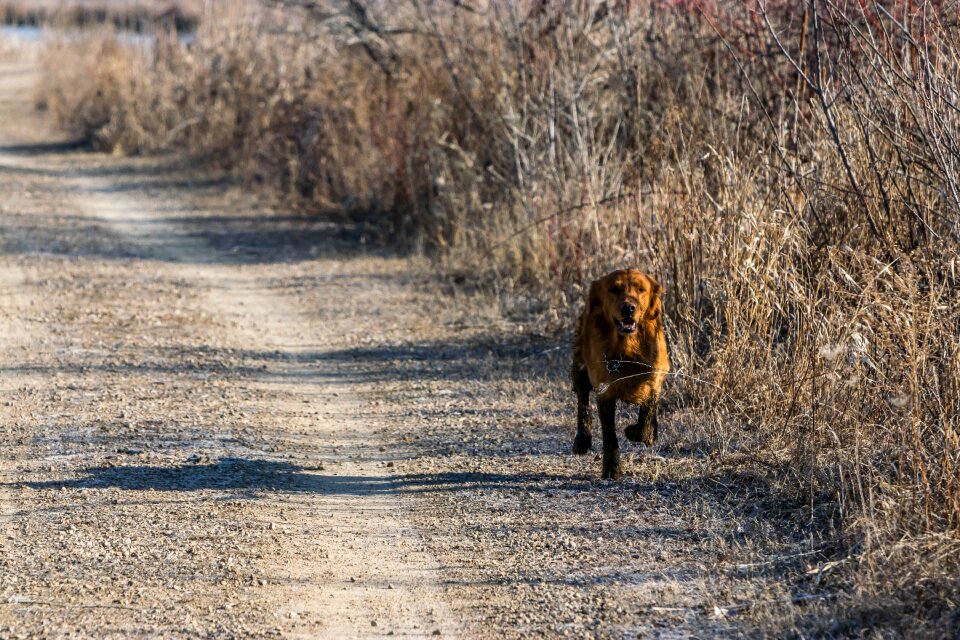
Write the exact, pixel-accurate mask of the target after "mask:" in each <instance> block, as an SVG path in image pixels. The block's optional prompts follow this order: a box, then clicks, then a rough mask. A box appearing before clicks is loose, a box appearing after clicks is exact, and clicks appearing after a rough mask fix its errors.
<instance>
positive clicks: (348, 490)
mask: <svg viewBox="0 0 960 640" xmlns="http://www.w3.org/2000/svg"><path fill="white" fill-rule="evenodd" d="M83 473H85V474H86V475H84V476H83V477H80V478H74V479H71V480H45V481H42V482H26V483H22V485H23V486H27V487H30V488H31V489H56V490H60V489H107V488H117V489H122V490H125V491H201V490H207V489H217V490H225V489H238V490H246V491H249V492H250V493H251V494H253V493H258V492H262V491H281V492H293V493H306V492H309V493H317V494H326V495H347V496H350V495H354V496H356V495H370V494H378V493H387V494H395V493H398V492H399V493H429V492H457V491H461V490H463V489H466V488H468V487H469V488H471V489H476V488H486V489H491V488H497V489H510V490H513V489H529V488H530V487H531V486H533V485H540V486H542V485H543V484H544V483H548V484H559V483H561V482H562V483H563V484H564V485H565V486H566V488H575V487H574V486H571V484H574V485H575V484H576V481H575V482H574V483H571V478H569V477H564V476H557V475H543V474H537V475H532V474H523V473H520V474H498V473H474V472H445V473H436V474H407V475H397V476H395V477H383V476H373V475H371V476H361V475H336V474H334V473H330V472H329V470H324V469H323V468H309V467H301V466H299V465H295V464H292V463H289V462H280V461H274V460H256V459H252V460H251V459H246V458H222V459H220V460H217V461H216V462H211V463H207V464H186V465H181V466H178V467H166V466H147V465H133V466H116V467H90V468H88V469H85V470H84V471H83ZM583 483H584V484H589V483H587V482H586V481H584V482H583Z"/></svg>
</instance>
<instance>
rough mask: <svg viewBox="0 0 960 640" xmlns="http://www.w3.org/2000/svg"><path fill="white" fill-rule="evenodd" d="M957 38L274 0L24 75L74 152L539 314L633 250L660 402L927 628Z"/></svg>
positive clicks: (662, 13)
mask: <svg viewBox="0 0 960 640" xmlns="http://www.w3.org/2000/svg"><path fill="white" fill-rule="evenodd" d="M958 43H960V26H958V16H957V12H956V9H955V8H953V9H951V8H950V5H949V3H946V2H940V1H936V0H918V1H915V2H914V1H911V2H908V1H906V0H904V1H902V2H894V3H882V4H881V3H874V2H858V3H853V2H850V3H846V2H835V1H829V0H813V1H811V2H808V3H806V4H804V5H802V10H799V9H797V8H796V6H795V5H794V4H792V3H783V2H774V1H773V0H767V1H754V2H746V3H714V2H708V1H703V2H699V1H698V2H695V1H693V0H690V1H688V2H683V1H681V2H655V1H653V0H648V1H646V2H635V3H629V2H627V3H622V2H621V3H612V2H587V1H582V2H571V3H565V2H517V3H514V2H510V3H507V2H494V1H491V2H488V3H477V4H468V3H461V2H451V3H425V2H421V1H420V0H409V1H407V2H404V3H388V4H383V5H382V6H381V5H374V4H372V3H371V4H370V5H369V6H367V5H365V4H363V3H361V2H358V1H346V2H342V3H341V2H329V3H324V2H320V3H315V2H311V3H298V2H293V1H291V2H289V3H286V5H285V7H284V11H283V12H282V13H279V12H278V13H272V12H269V11H268V12H261V13H258V14H256V15H252V14H250V13H246V14H242V15H241V14H237V13H235V14H234V15H232V16H230V17H229V18H224V19H223V20H214V21H212V22H210V23H208V24H206V25H204V27H203V28H202V29H201V31H200V33H199V35H198V37H197V39H196V41H195V42H194V43H192V44H191V45H189V46H183V45H181V44H178V43H177V42H176V41H175V40H174V39H169V38H161V39H160V40H159V41H158V42H157V44H156V46H154V47H148V48H142V49H139V50H136V51H131V50H129V49H128V48H127V47H123V46H121V45H118V44H117V43H116V42H114V41H113V40H112V39H110V38H107V39H104V40H100V41H93V42H87V43H84V44H82V45H78V44H76V43H68V44H62V45H58V46H59V47H70V48H71V50H72V51H73V53H72V54H71V59H72V60H74V61H75V62H74V63H75V64H76V65H78V67H79V68H65V65H63V64H62V63H60V62H57V63H53V61H62V60H63V59H64V58H63V56H62V54H61V52H62V49H53V50H52V51H51V54H50V60H51V64H49V65H48V77H47V85H46V88H45V96H46V101H47V103H48V104H49V105H50V107H51V108H52V109H53V111H54V112H55V113H56V114H57V115H58V117H59V118H60V120H61V121H62V122H63V123H64V124H65V125H66V126H68V127H70V128H72V129H73V130H75V131H76V132H77V133H79V134H82V135H84V136H86V137H88V138H89V139H90V140H91V142H92V143H93V144H94V145H96V146H99V147H105V148H111V149H116V150H122V151H125V152H148V151H154V150H160V149H173V150H180V151H185V152H188V153H192V154H204V155H208V156H209V157H211V158H215V159H217V160H218V161H220V162H223V163H225V164H226V165H228V166H230V167H232V168H234V169H235V170H236V171H237V172H238V173H239V174H240V175H242V176H245V177H246V178H247V179H250V180H252V181H256V182H260V183H265V184H268V185H272V186H275V187H277V188H279V189H282V190H284V191H286V192H287V193H289V194H291V196H293V197H294V198H295V199H297V200H298V201H299V202H301V203H307V204H313V205H314V206H317V207H321V208H325V209H338V210H341V211H346V212H353V213H363V214H364V215H372V216H376V220H377V221H378V222H379V224H380V225H381V227H382V229H383V230H384V234H385V237H402V238H405V239H406V240H407V241H411V242H413V243H415V244H416V245H417V246H421V247H423V249H424V250H425V251H426V252H427V253H429V254H430V255H432V256H434V257H435V258H436V259H437V260H438V261H439V262H441V263H443V264H444V265H446V266H447V267H448V268H450V269H452V270H455V271H460V272H469V273H473V274H479V276H478V277H479V278H480V279H481V280H483V281H485V282H486V283H487V284H488V285H489V286H491V287H494V288H495V289H496V290H497V291H499V292H501V294H502V295H503V296H504V298H505V299H508V300H510V303H511V305H512V308H513V309H515V310H516V309H522V310H525V311H526V312H527V313H535V314H540V315H541V317H543V318H544V319H545V321H550V320H551V319H553V321H554V322H555V323H556V324H557V325H558V326H568V325H569V324H570V323H568V322H566V319H567V318H570V317H572V315H573V314H572V311H571V307H572V306H575V305H578V304H580V301H581V299H582V297H583V286H584V283H587V282H589V280H590V279H591V278H592V277H594V276H596V275H598V274H601V273H604V272H606V271H609V270H610V269H612V268H615V267H621V266H638V267H640V268H642V269H644V270H646V271H648V272H649V273H651V274H653V275H654V276H655V277H656V278H657V279H658V280H659V281H660V282H661V283H663V284H664V285H665V288H666V295H665V301H666V304H667V308H666V313H667V317H668V333H669V334H670V341H671V345H672V357H673V369H674V371H675V377H674V378H673V379H672V381H671V383H670V384H669V385H668V386H669V393H668V397H666V398H665V402H666V403H668V404H670V403H672V405H673V406H684V407H697V408H699V409H700V411H701V415H702V419H703V420H704V421H705V423H707V424H710V425H712V432H713V434H714V444H715V447H716V455H718V456H721V457H722V456H726V455H728V454H731V453H733V452H736V453H737V455H738V456H743V457H744V458H748V459H752V460H756V461H757V464H762V465H764V466H766V467H772V468H775V469H777V471H778V477H779V478H780V487H781V492H782V494H783V495H784V496H787V497H790V498H791V499H793V500H795V501H796V504H797V505H801V506H802V513H804V514H805V515H804V517H806V518H809V519H811V520H813V521H815V522H817V523H819V524H820V525H821V528H822V531H823V535H824V537H825V538H827V539H832V540H837V541H840V542H841V543H842V544H840V545H839V546H837V547H836V548H838V549H841V550H842V551H841V552H840V553H839V558H840V559H842V560H843V561H844V563H845V566H846V567H848V570H847V571H838V572H836V575H837V576H840V578H836V579H835V580H838V581H839V582H838V583H837V584H841V583H842V581H846V583H845V584H846V586H848V587H850V588H849V589H848V590H847V591H848V592H849V593H857V594H859V595H858V596H857V597H853V596H851V598H852V599H853V602H854V604H855V603H856V602H862V603H874V604H876V603H881V605H880V608H879V609H878V611H881V612H885V613H884V614H883V615H879V614H878V615H874V616H873V618H872V622H871V624H873V625H876V626H878V627H880V628H884V627H886V626H889V627H890V628H893V629H897V628H899V629H900V630H901V631H902V630H904V629H907V628H910V629H912V630H913V631H917V630H918V629H921V628H924V627H923V625H929V626H928V627H927V628H929V629H943V628H944V625H954V627H953V628H955V626H956V625H957V624H960V623H958V621H957V620H956V618H955V617H953V618H951V617H950V616H952V615H954V614H952V613H951V611H955V609H956V606H957V598H958V596H957V594H958V592H960V581H958V577H957V576H958V575H960V573H958V569H960V562H958V559H960V551H958V547H960V382H958V381H960V186H958V185H960V108H958V104H960V81H958V78H960V44H958ZM78 78H83V79H84V80H83V81H78V80H77V79H78ZM540 292H550V295H549V296H548V297H547V296H543V294H541V293H540ZM557 292H559V294H558V293H557ZM561 318H562V319H563V320H560V319H561ZM848 558H849V559H848ZM857 598H859V600H858V599H857ZM845 602H847V604H850V603H851V600H849V599H848V600H847V601H845ZM888 605H889V606H888ZM867 606H868V605H867V604H863V607H864V610H866V607H867ZM871 606H872V605H871ZM851 615H852V614H851ZM864 615H866V614H864ZM905 625H920V626H913V627H907V626H905ZM834 631H836V630H834ZM836 632H838V633H842V632H843V631H842V629H841V630H840V631H836Z"/></svg>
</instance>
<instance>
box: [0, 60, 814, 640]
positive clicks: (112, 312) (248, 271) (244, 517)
mask: <svg viewBox="0 0 960 640" xmlns="http://www.w3.org/2000/svg"><path fill="white" fill-rule="evenodd" d="M33 73H34V72H33V71H32V68H31V66H30V64H29V61H28V60H26V59H25V58H23V57H22V56H19V57H10V56H8V57H7V58H6V59H3V60H2V61H0V194H3V195H2V199H0V293H2V298H0V374H2V377H0V394H2V396H0V505H2V508H0V528H2V529H0V543H2V545H3V547H2V552H3V555H2V558H0V637H4V638H7V637H10V638H27V637H31V638H32V637H63V636H67V635H70V637H89V638H109V637H116V638H121V637H122V638H130V637H143V638H148V637H165V638H166V637H217V638H221V637H226V638H228V637H278V636H279V637H330V638H340V637H379V636H386V635H393V636H400V637H404V636H406V637H423V636H431V637H432V636H436V635H441V636H444V637H451V636H465V637H491V636H494V635H497V636H505V637H544V636H570V637H617V638H621V637H664V638H684V637H706V636H731V637H741V636H763V635H768V634H775V635H790V634H801V635H802V631H798V629H797V628H796V627H794V624H795V621H798V620H801V619H802V618H803V616H804V615H806V614H809V612H810V611H811V610H813V609H814V608H815V607H816V606H817V602H818V601H819V599H820V598H821V597H822V596H819V595H818V596H816V597H813V596H810V594H808V593H807V592H806V591H804V589H803V588H802V587H803V584H804V582H803V576H804V575H806V574H807V572H809V571H810V569H811V566H813V567H815V566H816V551H817V550H816V549H810V548H809V546H808V545H807V544H806V543H805V530H804V526H805V524H804V522H802V521H796V522H795V521H793V520H792V519H791V517H792V515H791V514H794V513H796V511H795V510H789V509H787V510H783V511H782V512H781V511H780V510H778V509H777V508H776V498H775V496H774V495H773V494H772V492H771V490H770V489H769V487H768V486H767V483H766V481H765V478H764V477H763V476H762V475H756V474H753V475H749V476H744V474H743V473H742V472H741V471H740V470H739V469H738V468H737V467H736V466H735V465H732V464H729V463H728V462H723V461H720V462H718V461H717V460H715V459H714V458H713V457H712V456H711V455H709V454H708V453H706V452H704V450H702V448H700V447H699V446H698V442H700V441H701V440H702V435H703V434H702V433H701V432H700V431H699V427H698V425H697V422H696V419H695V416H690V415H688V414H684V413H680V412H674V413H673V414H667V415H665V416H664V417H663V420H662V426H661V429H662V430H663V431H664V432H665V433H666V437H665V439H664V442H663V443H662V444H661V445H658V447H656V448H654V449H650V450H646V449H643V448H639V447H636V448H631V447H630V446H629V445H628V446H627V449H626V451H625V468H626V476H627V477H626V479H625V480H624V481H623V482H620V483H611V482H605V481H600V480H599V462H598V461H597V460H596V459H595V458H594V457H593V456H587V457H583V458H574V457H572V456H570V455H569V453H568V452H569V446H570V442H571V440H572V435H573V397H572V394H570V393H569V392H568V390H567V388H566V382H565V379H564V370H565V361H566V358H567V357H568V351H567V348H566V345H565V344H564V343H563V342H560V341H558V339H557V338H555V337H550V336H543V335H540V334H539V333H537V331H536V330H531V329H530V328H529V327H524V326H522V325H520V324H517V323H516V322H511V321H509V320H507V319H504V318H502V317H500V315H499V314H498V313H497V312H496V307H495V305H493V304H491V303H488V302H487V301H485V300H484V299H483V298H482V297H478V296H476V295H468V294H467V293H465V292H461V291H456V290H451V289H449V288H448V287H446V286H445V285H443V284H442V283H439V282H438V281H436V279H435V278H434V276H432V275H431V274H430V273H429V271H428V270H427V269H426V268H425V266H424V265H423V264H422V263H420V262H418V261H417V260H413V259H409V258H403V257H398V256H392V255H390V254H389V253H388V252H386V251H382V250H378V249H371V248H368V247H367V245H366V244H365V242H364V239H365V238H364V234H363V229H362V228H357V227H352V226H349V225H343V224H334V223H330V222H324V221H322V220H316V219H311V218H307V217H303V216H300V215H297V214H293V213H289V212H287V211H284V210H283V209H282V208H278V207H276V206H274V205H273V204H271V202H270V201H269V200H268V199H266V198H257V197H254V196H252V195H251V194H250V193H248V192H245V191H243V190H242V189H240V188H238V187H236V186H233V185H232V184H231V183H230V181H228V180H226V179H224V178H223V177H222V176H219V175H217V174H215V173H210V172H209V171H205V170H201V169H199V168H196V167H191V166H184V165H183V164H182V163H178V162H177V161H176V160H174V159H170V158H153V159H123V158H113V157H109V156H106V155H101V154H93V153H88V152H86V151H84V150H83V149H80V148H77V147H76V146H75V145H71V144H70V143H69V141H67V140H66V139H65V138H63V136H62V135H59V134H55V133H52V132H51V131H50V130H49V128H48V127H47V125H46V124H45V123H44V121H43V119H42V114H38V113H36V112H35V111H34V109H33V106H32V104H31V101H30V95H31V83H32V82H33V80H34V78H33Z"/></svg>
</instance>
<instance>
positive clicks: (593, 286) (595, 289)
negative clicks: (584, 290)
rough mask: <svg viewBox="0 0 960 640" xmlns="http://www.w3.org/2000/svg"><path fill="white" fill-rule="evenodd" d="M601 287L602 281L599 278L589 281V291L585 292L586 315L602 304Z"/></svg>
mask: <svg viewBox="0 0 960 640" xmlns="http://www.w3.org/2000/svg"><path fill="white" fill-rule="evenodd" d="M602 288H603V282H602V281H601V280H594V281H593V282H591V283H590V293H588V294H587V315H592V314H593V312H594V311H596V310H597V309H599V308H600V305H602V304H603V298H602Z"/></svg>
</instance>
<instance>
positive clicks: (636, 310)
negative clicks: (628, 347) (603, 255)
mask: <svg viewBox="0 0 960 640" xmlns="http://www.w3.org/2000/svg"><path fill="white" fill-rule="evenodd" d="M660 291H661V287H660V285H659V284H658V283H657V281H656V280H654V279H653V278H651V277H650V276H647V275H645V274H643V273H641V272H640V271H637V270H636V269H621V270H619V271H614V272H613V273H609V274H607V275H605V276H604V277H602V278H600V279H599V280H594V282H593V284H591V285H590V297H589V300H588V302H587V313H589V314H591V315H601V316H602V317H603V318H604V319H605V320H606V321H607V323H608V324H611V325H613V326H614V327H615V328H616V330H617V332H618V333H620V334H621V335H630V334H632V333H635V332H636V331H637V329H638V327H639V328H646V327H647V326H649V323H656V321H657V320H658V319H659V318H660V312H661V304H660ZM644 325H646V326H644Z"/></svg>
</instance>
